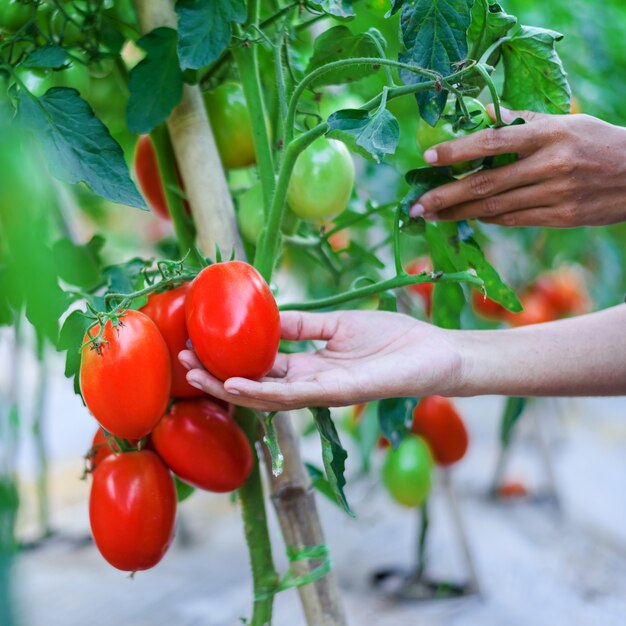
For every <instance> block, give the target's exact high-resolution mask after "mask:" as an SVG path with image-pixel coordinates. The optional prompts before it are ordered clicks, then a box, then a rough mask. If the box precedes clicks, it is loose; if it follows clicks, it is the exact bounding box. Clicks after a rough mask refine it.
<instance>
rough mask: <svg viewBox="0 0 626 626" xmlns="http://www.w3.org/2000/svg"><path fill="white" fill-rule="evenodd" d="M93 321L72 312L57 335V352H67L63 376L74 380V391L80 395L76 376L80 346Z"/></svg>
mask: <svg viewBox="0 0 626 626" xmlns="http://www.w3.org/2000/svg"><path fill="white" fill-rule="evenodd" d="M92 323H93V320H92V319H90V318H88V317H86V316H85V314H84V313H83V312H82V311H72V312H71V313H70V314H69V315H68V316H67V318H66V319H65V322H64V323H63V326H62V327H61V331H60V333H59V339H58V341H57V346H56V347H57V351H58V352H63V351H64V350H66V351H67V354H66V355H65V376H66V377H67V378H73V379H74V390H75V391H76V393H80V389H79V380H78V374H79V372H80V361H81V350H80V348H81V346H82V344H83V338H84V337H85V333H86V332H87V329H88V328H89V326H91V324H92Z"/></svg>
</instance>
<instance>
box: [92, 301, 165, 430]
mask: <svg viewBox="0 0 626 626" xmlns="http://www.w3.org/2000/svg"><path fill="white" fill-rule="evenodd" d="M98 332H99V325H96V326H95V327H94V328H93V329H92V330H91V334H92V336H96V335H97V334H98ZM88 339H89V337H88V335H87V334H86V335H85V337H84V339H83V343H84V342H87V341H88ZM102 339H103V342H102V343H101V345H100V347H99V348H98V349H96V348H95V347H94V346H93V344H92V345H89V346H86V347H85V348H83V352H82V360H81V365H80V389H81V392H82V394H83V398H84V400H85V404H86V405H87V408H88V409H89V410H90V411H91V413H92V415H93V416H94V417H95V418H96V420H97V421H98V422H99V423H100V424H101V425H102V426H103V427H104V428H105V429H106V430H107V431H108V432H110V433H111V434H113V435H115V436H117V437H123V438H125V439H140V438H141V437H145V436H146V435H147V434H148V433H149V432H150V431H151V430H152V429H153V428H154V427H155V426H156V424H157V422H158V421H159V420H160V419H161V417H163V414H164V413H165V410H166V409H167V404H168V402H169V397H170V386H171V367H170V355H169V352H168V350H167V345H166V343H165V340H164V339H163V337H162V335H161V333H160V332H159V329H158V328H157V327H156V324H155V323H154V322H153V321H152V320H151V319H150V318H149V317H148V316H147V315H144V314H143V313H141V312H139V311H126V313H125V314H124V315H123V317H122V318H121V319H120V323H119V324H118V325H117V326H115V327H114V326H113V324H112V322H111V321H110V320H109V321H107V322H106V324H105V326H104V334H103V336H102Z"/></svg>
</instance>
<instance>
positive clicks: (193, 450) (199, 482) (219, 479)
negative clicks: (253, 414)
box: [152, 398, 253, 493]
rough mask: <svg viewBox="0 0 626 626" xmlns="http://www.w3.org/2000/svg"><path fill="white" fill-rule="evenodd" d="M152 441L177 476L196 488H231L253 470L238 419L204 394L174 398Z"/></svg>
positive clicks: (250, 454) (222, 490)
mask: <svg viewBox="0 0 626 626" xmlns="http://www.w3.org/2000/svg"><path fill="white" fill-rule="evenodd" d="M152 442H153V444H154V447H155V449H156V451H157V452H158V454H159V456H160V457H161V458H162V459H163V461H164V462H165V463H166V464H167V465H168V466H169V468H170V469H171V470H172V471H173V472H174V473H175V474H176V476H178V477H179V478H180V479H181V480H183V481H184V482H186V483H188V484H190V485H192V486H194V487H198V488H199V489H206V490H207V491H215V492H218V493H225V492H228V491H234V490H235V489H238V488H239V487H241V485H243V483H244V482H245V481H246V479H247V478H248V476H249V474H250V472H251V470H252V454H253V453H252V449H251V448H250V444H249V443H248V440H247V439H246V436H245V435H244V433H243V431H242V430H241V429H240V428H239V426H238V425H237V422H235V420H234V419H233V418H232V417H231V416H230V415H228V413H227V412H226V411H225V410H224V409H223V408H222V407H220V406H218V405H217V404H215V403H214V402H211V401H210V400H205V399H203V398H200V399H196V400H183V401H181V402H176V403H175V404H174V405H173V406H172V408H171V410H170V412H169V413H167V414H166V415H165V416H164V417H163V419H162V420H161V421H160V422H159V423H158V424H157V427H156V428H155V429H154V431H153V432H152Z"/></svg>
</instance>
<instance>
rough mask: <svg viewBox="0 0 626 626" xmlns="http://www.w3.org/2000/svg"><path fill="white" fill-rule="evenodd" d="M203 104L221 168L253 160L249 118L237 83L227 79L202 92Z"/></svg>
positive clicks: (241, 89) (252, 142) (249, 162)
mask: <svg viewBox="0 0 626 626" xmlns="http://www.w3.org/2000/svg"><path fill="white" fill-rule="evenodd" d="M204 104H205V106H206V109H207V112H208V114H209V121H210V122H211V128H212V129H213V135H214V136H215V143H216V144H217V150H218V152H219V153H220V157H221V158H222V164H223V165H224V167H225V168H229V169H230V168H234V167H246V166H248V165H254V164H255V163H256V150H255V148H254V139H253V135H252V121H251V120H250V113H249V111H248V105H247V103H246V96H245V95H244V93H243V88H242V87H241V85H240V84H239V83H235V82H232V81H227V82H225V83H222V84H221V85H220V86H219V87H217V88H215V89H214V90H213V91H207V92H206V93H205V94H204Z"/></svg>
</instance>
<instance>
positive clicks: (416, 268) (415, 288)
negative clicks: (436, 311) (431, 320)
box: [405, 256, 434, 317]
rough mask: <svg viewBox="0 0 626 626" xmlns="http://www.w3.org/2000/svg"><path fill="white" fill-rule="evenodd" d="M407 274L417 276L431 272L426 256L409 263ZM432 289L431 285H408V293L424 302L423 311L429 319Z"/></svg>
mask: <svg viewBox="0 0 626 626" xmlns="http://www.w3.org/2000/svg"><path fill="white" fill-rule="evenodd" d="M405 270H406V273H407V274H411V275H412V276H417V275H418V274H421V273H422V272H432V271H433V266H432V263H431V262H430V259H429V258H428V257H427V256H421V257H418V258H417V259H415V260H414V261H411V262H410V263H409V264H408V265H407V266H406V268H405ZM433 288H434V285H433V284H432V283H420V284H419V285H410V286H409V287H408V289H409V291H411V292H413V293H415V294H417V295H418V296H419V297H420V298H421V299H422V300H423V301H424V310H425V311H426V315H427V316H428V317H430V314H431V311H432V308H433Z"/></svg>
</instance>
